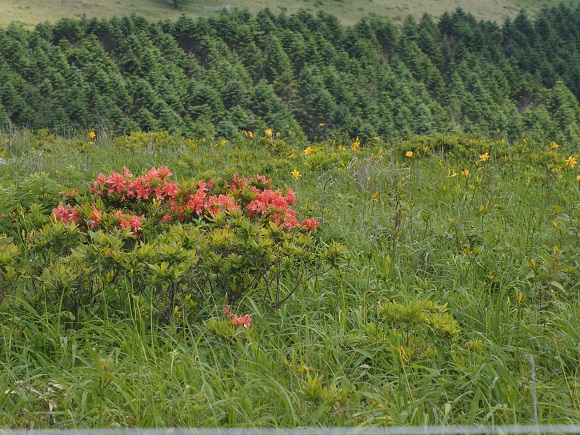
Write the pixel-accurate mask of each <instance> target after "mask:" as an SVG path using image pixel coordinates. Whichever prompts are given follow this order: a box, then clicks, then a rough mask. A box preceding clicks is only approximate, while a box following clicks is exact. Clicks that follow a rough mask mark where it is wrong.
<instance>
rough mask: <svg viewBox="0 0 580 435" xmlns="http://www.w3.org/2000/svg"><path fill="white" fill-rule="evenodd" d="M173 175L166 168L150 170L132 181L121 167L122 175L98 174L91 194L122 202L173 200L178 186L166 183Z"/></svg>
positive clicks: (128, 172)
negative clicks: (154, 199)
mask: <svg viewBox="0 0 580 435" xmlns="http://www.w3.org/2000/svg"><path fill="white" fill-rule="evenodd" d="M171 175H173V174H172V173H171V171H170V170H169V169H168V168H164V167H162V168H158V169H157V168H152V169H151V170H150V171H149V172H147V174H145V175H144V176H142V177H137V178H135V179H133V174H131V172H130V171H129V169H127V167H123V174H119V173H117V172H112V173H111V175H109V176H108V177H107V176H106V175H105V174H99V176H98V177H97V180H96V181H95V182H94V183H93V185H92V186H91V193H93V194H95V195H97V196H101V197H108V198H110V199H113V200H116V201H119V202H124V201H126V200H148V199H153V198H156V199H158V200H166V199H167V198H174V197H175V196H176V195H177V193H178V192H179V186H178V185H177V184H176V183H174V182H168V181H167V178H169V177H171Z"/></svg>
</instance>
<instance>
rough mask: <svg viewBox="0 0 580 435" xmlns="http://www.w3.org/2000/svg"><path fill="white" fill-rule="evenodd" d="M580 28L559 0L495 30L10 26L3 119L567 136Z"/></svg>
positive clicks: (228, 18)
mask: <svg viewBox="0 0 580 435" xmlns="http://www.w3.org/2000/svg"><path fill="white" fill-rule="evenodd" d="M578 29H580V8H577V9H570V8H567V7H565V6H560V7H553V8H551V9H545V10H544V11H543V13H542V14H541V16H540V18H538V19H537V20H536V21H532V20H531V19H530V18H528V17H527V15H526V14H524V13H522V14H519V15H518V16H517V17H516V18H515V19H514V20H513V21H511V20H510V21H508V22H506V23H504V25H503V26H502V27H500V26H498V25H497V24H495V23H492V22H484V21H477V20H476V19H475V18H474V17H473V16H472V15H469V14H466V13H465V12H463V11H462V10H460V9H458V10H457V11H455V12H454V13H452V14H450V13H446V14H444V15H442V16H441V17H440V19H439V20H438V21H435V20H434V19H432V18H430V17H429V16H425V17H423V18H422V19H421V20H420V21H416V20H407V21H406V22H405V24H404V25H403V26H402V28H401V29H399V28H398V27H397V26H395V25H394V24H393V23H392V22H391V21H389V20H382V19H378V18H372V19H365V20H362V21H361V22H359V23H357V25H355V26H353V27H351V28H345V27H342V26H341V25H340V24H339V22H338V20H337V19H336V18H334V17H333V16H330V15H325V14H319V15H317V16H315V15H310V14H308V13H305V12H302V13H299V14H295V15H286V14H281V15H275V14H273V13H271V12H269V11H262V12H260V13H258V14H257V15H256V16H252V15H251V14H249V13H248V12H230V13H226V14H222V15H219V16H218V17H215V18H210V19H198V20H195V21H194V20H192V19H190V18H187V17H181V18H180V19H178V20H177V21H176V22H170V21H163V22H156V23H155V22H149V21H147V20H145V19H144V18H141V17H136V16H133V17H125V18H122V19H116V18H115V19H111V20H96V19H91V20H89V19H83V20H80V21H77V20H70V19H67V20H62V21H60V22H58V23H57V24H55V25H50V24H44V25H40V26H38V27H37V28H36V29H35V30H34V31H29V30H26V29H25V28H23V27H21V26H17V25H11V26H10V27H9V28H8V30H7V31H0V83H1V85H0V125H3V126H4V127H7V126H10V125H16V126H24V127H29V128H53V129H58V128H70V127H73V128H100V129H103V130H107V131H112V132H126V131H132V130H139V129H141V130H157V129H166V130H168V131H170V132H173V133H177V134H185V135H189V136H208V135H218V136H222V137H231V136H233V135H236V134H237V132H238V131H239V130H249V131H263V130H264V129H267V128H273V129H274V130H275V131H280V132H284V133H286V134H288V135H296V136H303V135H305V136H306V137H308V138H309V139H312V140H317V139H325V138H327V137H330V136H332V135H342V134H344V133H345V132H347V133H348V134H350V135H351V136H352V137H360V138H361V139H363V140H365V139H368V138H371V137H375V136H376V135H379V136H381V137H384V138H405V137H409V136H410V135H412V134H435V133H441V132H450V131H466V132H473V131H478V132H481V133H485V134H494V135H495V134H501V135H502V137H503V136H504V135H507V137H518V136H522V135H529V136H530V137H532V138H534V139H536V140H542V141H549V140H559V141H561V140H574V141H575V140H576V138H578V137H580V127H579V126H580V106H579V103H578V99H579V97H580V32H579V31H578Z"/></svg>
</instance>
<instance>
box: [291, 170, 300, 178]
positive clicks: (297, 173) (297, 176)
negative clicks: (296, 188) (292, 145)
mask: <svg viewBox="0 0 580 435" xmlns="http://www.w3.org/2000/svg"><path fill="white" fill-rule="evenodd" d="M301 176H302V174H301V173H300V172H298V171H297V170H296V168H294V170H293V171H292V177H294V178H295V179H296V180H298V179H299V178H300V177H301Z"/></svg>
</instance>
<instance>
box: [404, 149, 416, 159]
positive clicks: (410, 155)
mask: <svg viewBox="0 0 580 435" xmlns="http://www.w3.org/2000/svg"><path fill="white" fill-rule="evenodd" d="M405 155H406V156H407V157H409V158H410V159H412V158H413V156H414V155H415V153H413V151H407V152H406V153H405Z"/></svg>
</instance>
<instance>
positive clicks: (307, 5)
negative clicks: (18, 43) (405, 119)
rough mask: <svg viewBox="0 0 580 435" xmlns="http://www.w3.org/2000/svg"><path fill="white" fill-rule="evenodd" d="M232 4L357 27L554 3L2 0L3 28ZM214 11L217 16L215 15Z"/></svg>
mask: <svg viewBox="0 0 580 435" xmlns="http://www.w3.org/2000/svg"><path fill="white" fill-rule="evenodd" d="M563 3H565V4H568V5H573V6H574V5H578V4H579V2H578V0H565V1H564V2H563ZM228 4H229V5H230V7H231V8H239V9H247V10H249V11H250V12H252V13H256V12H258V11H259V10H262V9H264V8H269V9H271V10H272V11H273V12H274V13H279V12H282V11H287V12H288V13H294V12H297V11H298V10H301V9H304V10H307V11H309V12H317V11H319V10H320V11H324V12H326V13H330V14H332V15H335V16H337V17H338V18H339V19H340V20H341V21H342V22H343V23H345V24H354V23H355V22H357V21H358V20H359V19H360V18H361V17H363V16H366V15H369V14H375V15H377V16H380V17H389V18H391V19H393V20H395V21H396V22H402V20H404V19H405V18H406V17H407V16H409V15H413V16H415V17H420V16H421V15H423V14H424V13H428V14H431V15H433V16H440V15H441V14H442V13H443V12H445V11H453V10H455V9H456V8H457V7H461V8H463V9H464V10H465V11H466V12H469V13H471V14H473V15H474V16H475V17H476V18H478V19H484V20H493V21H497V22H498V23H501V22H503V21H504V19H505V18H506V17H514V16H515V15H516V14H517V13H518V12H519V11H520V10H521V9H525V10H526V11H528V14H529V15H530V16H535V15H536V14H537V12H538V11H539V10H540V9H541V8H542V7H543V6H553V5H554V2H552V1H549V0H462V1H459V0H420V1H415V0H394V1H392V0H292V1H284V0H229V1H228V0H193V1H190V2H188V3H187V4H186V5H185V6H184V7H183V8H182V9H180V10H175V9H174V8H173V6H172V2H170V1H168V0H21V1H13V0H0V11H1V13H0V26H2V27H6V26H7V25H8V24H9V23H11V22H13V21H19V22H22V23H24V25H26V26H27V27H32V26H34V25H35V24H37V23H39V22H44V21H50V22H54V21H57V20H58V19H60V18H63V17H68V18H79V17H81V16H82V15H85V16H87V17H97V18H111V17H115V16H125V15H130V14H137V15H142V16H144V17H146V18H149V19H152V20H159V19H164V18H169V19H175V18H177V17H178V16H179V15H181V14H183V13H185V14H186V15H191V16H194V17H195V16H200V15H205V16H207V15H211V14H212V12H209V11H208V9H211V8H215V7H219V6H223V5H228ZM213 13H215V12H213Z"/></svg>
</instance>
